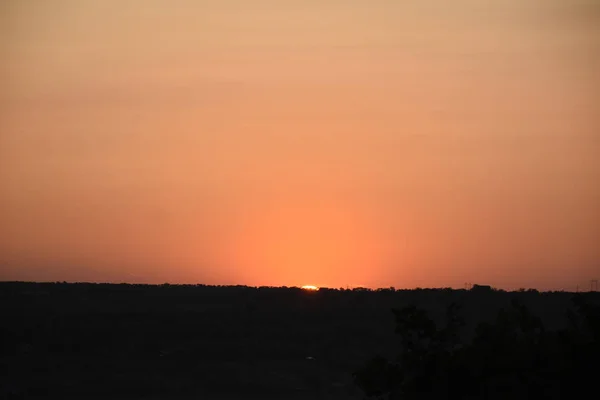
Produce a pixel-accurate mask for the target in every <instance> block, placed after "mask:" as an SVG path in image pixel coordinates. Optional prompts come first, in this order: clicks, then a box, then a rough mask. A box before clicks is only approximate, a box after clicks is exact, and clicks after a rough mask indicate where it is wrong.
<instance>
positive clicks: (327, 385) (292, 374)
mask: <svg viewBox="0 0 600 400" xmlns="http://www.w3.org/2000/svg"><path fill="white" fill-rule="evenodd" d="M572 297H573V293H561V292H557V293H538V292H537V291H522V292H511V293H509V292H503V291H496V290H492V289H489V288H487V289H486V288H482V287H479V288H478V289H477V290H451V289H420V290H395V289H393V288H388V289H381V290H368V289H364V288H356V289H352V290H346V289H342V290H340V289H321V290H319V291H317V292H308V291H304V290H302V289H299V288H272V287H261V288H254V287H245V286H205V285H168V284H165V285H128V284H87V283H79V284H68V283H22V282H21V283H19V282H4V283H0V321H1V324H0V394H1V393H3V392H2V391H4V392H7V391H14V392H15V393H20V395H22V396H25V398H47V397H49V396H53V397H57V396H58V397H60V396H76V397H77V396H79V397H85V398H109V397H110V398H119V396H121V398H148V397H153V398H157V397H158V398H189V397H190V396H196V397H202V396H205V397H204V398H206V396H209V397H208V398H211V396H212V395H215V394H222V393H225V394H231V395H232V396H238V398H239V397H248V396H255V397H257V398H270V397H272V398H311V399H312V398H327V399H336V398H340V399H341V398H351V399H352V398H361V397H362V395H363V394H362V391H361V390H359V388H358V387H357V386H356V385H355V384H354V382H353V372H355V371H357V370H359V369H360V368H361V366H363V365H364V364H365V363H366V362H367V361H368V360H369V359H370V358H372V357H373V355H375V354H382V355H390V354H396V353H397V352H398V351H399V341H398V336H397V335H395V334H394V327H395V321H394V319H393V318H390V309H392V308H395V309H399V310H400V309H402V308H403V307H407V306H409V305H414V306H415V307H416V309H418V310H424V312H426V313H427V317H428V318H430V319H431V320H432V321H433V322H434V323H435V324H436V327H437V326H443V324H444V321H445V320H446V311H447V306H448V305H449V304H452V303H457V304H462V305H463V307H462V309H461V310H460V316H461V317H462V318H463V319H464V325H465V326H464V327H462V328H461V330H460V332H459V334H458V335H459V339H460V340H461V341H462V342H469V341H472V340H473V339H474V338H476V337H477V336H478V335H481V334H480V333H478V332H479V331H477V330H476V327H477V326H478V325H480V324H481V323H487V324H491V325H490V326H491V327H492V328H490V329H492V331H493V332H495V331H497V329H498V328H497V327H496V325H494V324H496V317H497V315H498V312H499V310H501V309H502V308H505V309H508V308H509V307H510V305H511V302H512V301H513V300H517V301H519V304H523V305H524V306H526V307H527V309H528V310H530V311H531V313H533V314H534V315H536V316H538V317H539V319H540V321H542V323H543V325H544V329H545V330H547V331H551V330H554V331H555V330H558V329H562V328H565V327H568V326H569V323H570V320H569V317H568V315H569V314H568V310H572V311H573V312H575V311H576V309H575V308H574V306H573V304H572V303H571V298H572ZM586 299H588V300H590V301H589V302H591V303H596V304H597V303H598V300H600V299H599V298H598V296H597V294H595V293H591V294H588V295H586ZM482 326H486V325H482ZM0 398H1V397H0Z"/></svg>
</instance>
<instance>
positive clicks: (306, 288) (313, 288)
mask: <svg viewBox="0 0 600 400" xmlns="http://www.w3.org/2000/svg"><path fill="white" fill-rule="evenodd" d="M302 289H304V290H313V291H317V290H319V287H318V286H314V285H304V286H302Z"/></svg>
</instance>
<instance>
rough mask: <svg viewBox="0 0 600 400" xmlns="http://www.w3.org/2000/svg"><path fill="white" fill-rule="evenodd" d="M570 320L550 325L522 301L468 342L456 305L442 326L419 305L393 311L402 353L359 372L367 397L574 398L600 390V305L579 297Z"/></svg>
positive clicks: (378, 359)
mask: <svg viewBox="0 0 600 400" xmlns="http://www.w3.org/2000/svg"><path fill="white" fill-rule="evenodd" d="M572 301H573V305H574V308H573V309H569V310H568V312H567V318H568V324H567V325H566V326H565V327H562V328H560V329H557V330H554V331H552V330H547V329H546V328H545V326H544V323H543V322H542V320H541V319H540V318H539V317H537V316H536V315H534V314H532V313H531V312H530V311H529V309H528V308H527V307H526V306H525V305H524V304H523V303H522V302H521V301H520V300H519V299H517V298H513V299H512V301H511V304H510V306H509V307H507V308H502V309H501V310H500V311H499V312H498V313H497V316H496V319H495V320H494V321H492V322H481V323H479V324H478V325H477V327H476V328H475V334H474V337H473V339H472V340H471V341H463V340H461V330H462V329H464V327H465V325H466V324H465V320H464V318H463V317H462V316H461V313H460V306H459V305H457V304H456V303H451V304H450V305H449V306H448V307H447V309H446V321H445V324H443V325H442V326H438V325H437V324H436V323H435V322H434V321H433V320H432V319H431V318H430V317H429V316H428V313H427V312H426V311H424V310H423V309H419V308H417V307H415V306H407V307H403V308H401V309H393V310H392V311H393V314H394V316H395V320H396V329H395V332H396V334H397V335H398V338H399V348H400V351H399V353H398V354H397V355H396V357H394V358H386V357H383V356H381V355H378V356H376V357H374V358H373V359H371V360H369V361H368V362H367V363H366V364H365V365H364V366H362V367H361V368H360V369H359V370H357V372H356V373H355V374H354V377H355V382H356V383H357V384H358V386H360V387H361V388H362V390H363V391H364V392H365V394H366V395H367V397H370V398H378V399H383V398H385V399H390V400H392V399H436V400H438V399H508V398H510V399H530V398H540V399H571V398H580V397H582V396H587V394H588V393H593V392H594V391H595V390H596V387H597V379H598V371H599V370H600V368H599V367H600V307H599V306H598V305H596V304H593V303H591V302H590V296H584V295H581V294H579V295H576V296H574V297H573V300H572Z"/></svg>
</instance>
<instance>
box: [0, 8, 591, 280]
mask: <svg viewBox="0 0 600 400" xmlns="http://www.w3.org/2000/svg"><path fill="white" fill-rule="evenodd" d="M599 10H600V7H598V2H597V1H595V0H488V1H485V2H483V1H480V0H455V1H446V0H414V1H395V0H343V1H342V0H255V1H246V0H211V1H208V0H169V1H166V0H165V1H159V0H53V1H46V0H2V1H1V2H0V58H1V59H2V62H1V63H0V85H1V86H0V280H38V281H39V280H51V281H53V280H67V281H105V282H121V281H127V282H151V283H161V282H172V283H177V282H181V283H183V282H185V283H195V282H200V283H207V284H249V285H288V286H292V285H303V284H316V285H324V286H331V287H340V286H346V285H351V286H369V287H387V286H396V287H415V286H421V287H438V286H453V287H462V286H463V285H464V283H465V282H474V283H486V284H491V285H494V286H497V287H503V288H508V289H513V288H519V287H536V288H540V289H561V288H565V289H570V290H574V289H575V287H576V285H578V284H581V285H582V287H583V285H588V286H589V283H588V282H589V280H590V279H592V278H600V276H599V275H600V246H599V245H598V243H600V129H599V128H600V109H599V106H598V104H600V95H598V93H600V85H599V84H598V83H599V77H598V71H600V18H599V16H600V11H599ZM588 286H585V287H588Z"/></svg>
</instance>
